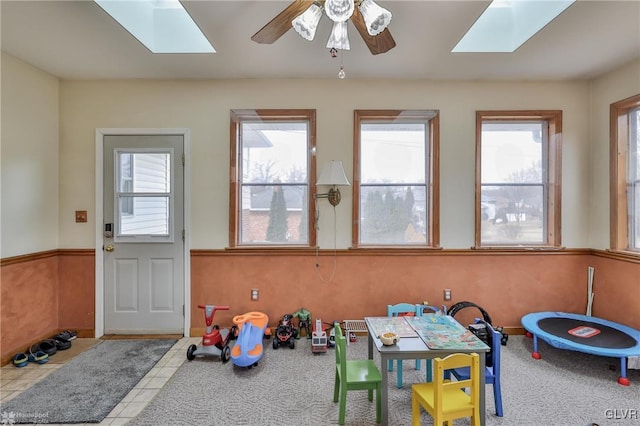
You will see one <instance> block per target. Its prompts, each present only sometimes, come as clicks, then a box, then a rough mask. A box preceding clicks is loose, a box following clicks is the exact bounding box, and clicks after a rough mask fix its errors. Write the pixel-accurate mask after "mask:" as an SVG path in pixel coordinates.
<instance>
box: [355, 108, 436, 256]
mask: <svg viewBox="0 0 640 426" xmlns="http://www.w3.org/2000/svg"><path fill="white" fill-rule="evenodd" d="M438 119H439V117H438V111H417V110H393V111H391V110H389V111H371V110H367V111H365V110H356V111H355V118H354V125H355V141H354V164H353V170H354V197H353V198H354V207H353V216H354V217H353V223H354V230H353V246H354V247H362V246H396V247H397V246H402V247H409V246H421V247H437V246H438V244H439V233H438V229H437V227H436V225H435V223H436V219H435V218H436V217H437V212H438V173H437V172H438V166H437V163H438V161H437V159H438V138H439V121H438Z"/></svg>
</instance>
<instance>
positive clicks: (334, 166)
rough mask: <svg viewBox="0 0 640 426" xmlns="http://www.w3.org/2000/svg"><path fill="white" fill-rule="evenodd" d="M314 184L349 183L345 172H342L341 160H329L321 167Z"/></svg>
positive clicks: (335, 184)
mask: <svg viewBox="0 0 640 426" xmlns="http://www.w3.org/2000/svg"><path fill="white" fill-rule="evenodd" d="M316 185H332V186H338V185H342V186H349V185H351V183H350V182H349V179H348V178H347V174H346V173H345V172H344V167H342V161H339V160H331V162H329V163H327V164H326V165H325V166H324V167H323V169H322V172H321V173H320V177H319V178H318V181H317V182H316Z"/></svg>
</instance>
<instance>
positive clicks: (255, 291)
mask: <svg viewBox="0 0 640 426" xmlns="http://www.w3.org/2000/svg"><path fill="white" fill-rule="evenodd" d="M251 300H258V289H257V288H252V289H251Z"/></svg>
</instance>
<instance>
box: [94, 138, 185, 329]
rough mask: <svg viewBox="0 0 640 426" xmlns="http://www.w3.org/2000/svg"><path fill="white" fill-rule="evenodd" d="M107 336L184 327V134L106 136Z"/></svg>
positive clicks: (105, 316)
mask: <svg viewBox="0 0 640 426" xmlns="http://www.w3.org/2000/svg"><path fill="white" fill-rule="evenodd" d="M103 142H104V144H103V150H104V151H103V161H104V168H103V170H104V192H103V194H104V195H103V197H104V200H103V208H104V212H103V214H104V223H103V249H104V332H105V333H106V334H162V333H165V334H166V333H171V334H182V332H183V330H184V328H183V327H184V281H183V280H184V260H183V259H184V231H183V229H184V164H183V152H184V137H183V136H182V135H104V139H103Z"/></svg>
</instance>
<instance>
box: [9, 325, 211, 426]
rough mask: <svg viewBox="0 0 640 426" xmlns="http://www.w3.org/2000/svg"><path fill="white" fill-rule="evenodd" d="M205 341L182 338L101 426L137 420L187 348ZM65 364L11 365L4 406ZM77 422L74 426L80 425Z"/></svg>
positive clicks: (176, 367) (171, 373) (177, 364)
mask: <svg viewBox="0 0 640 426" xmlns="http://www.w3.org/2000/svg"><path fill="white" fill-rule="evenodd" d="M201 340H202V338H200V337H192V338H188V337H186V338H182V339H180V340H178V342H177V343H176V344H175V345H173V347H172V348H171V349H169V351H168V352H167V353H166V354H165V355H164V356H163V357H162V358H161V359H160V361H158V363H157V364H156V365H155V366H154V367H153V368H152V369H151V370H150V371H149V372H148V373H147V375H146V376H144V377H143V378H142V380H140V382H139V383H138V384H137V385H136V386H135V387H134V388H133V389H131V392H129V393H128V394H127V396H125V397H124V399H123V400H122V401H120V403H119V404H118V405H116V406H115V407H114V409H113V410H112V411H111V413H109V415H108V416H107V417H106V418H105V419H104V420H103V421H102V422H100V423H98V424H100V425H114V426H115V425H125V424H127V423H128V422H129V421H130V420H131V419H132V418H134V417H135V416H136V415H138V413H140V411H142V409H143V408H144V407H146V405H147V404H148V403H149V402H150V401H151V400H152V399H153V397H154V396H155V395H156V394H157V393H158V391H159V390H160V389H162V387H163V386H164V385H165V384H166V383H167V381H168V380H169V378H170V377H171V376H172V375H173V373H175V372H176V370H177V369H178V367H180V366H181V365H182V363H183V362H185V361H186V359H187V356H186V354H187V347H188V346H189V345H190V344H196V345H197V344H199V343H201ZM63 365H64V364H50V363H46V364H36V363H29V364H27V366H25V367H22V368H16V367H14V366H13V364H7V365H5V366H4V367H2V369H0V404H1V403H2V402H5V401H8V400H10V399H11V398H15V397H16V396H17V395H19V394H20V392H22V391H24V390H25V389H28V388H29V387H30V386H31V385H33V384H34V383H36V382H38V381H39V380H42V379H43V378H45V377H46V376H48V375H49V374H51V373H52V372H53V371H55V370H57V369H58V368H60V367H62V366H63ZM79 425H80V424H78V423H75V424H74V425H73V426H79ZM87 425H91V426H95V425H96V423H87Z"/></svg>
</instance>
